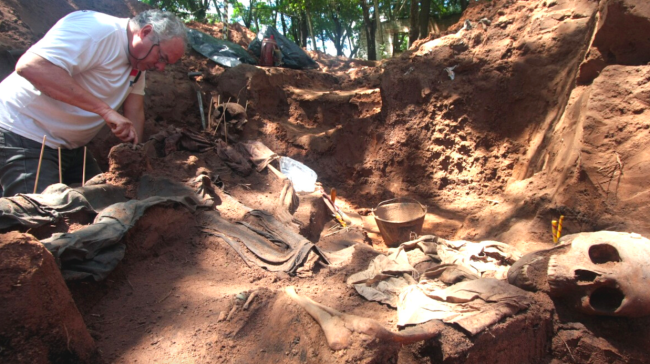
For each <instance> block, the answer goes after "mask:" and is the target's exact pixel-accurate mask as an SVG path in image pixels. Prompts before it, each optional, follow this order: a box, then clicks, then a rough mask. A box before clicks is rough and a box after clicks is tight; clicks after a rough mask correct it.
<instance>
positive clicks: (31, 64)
mask: <svg viewBox="0 0 650 364" xmlns="http://www.w3.org/2000/svg"><path fill="white" fill-rule="evenodd" d="M16 73H18V74H19V75H20V76H22V77H23V78H25V79H26V80H27V81H29V82H31V84H32V85H34V87H36V88H37V89H38V90H39V91H41V92H42V93H44V94H46V95H47V96H49V97H51V98H53V99H55V100H58V101H61V102H65V103H66V104H70V105H73V106H76V107H78V108H80V109H83V110H86V111H90V112H93V113H95V114H98V115H99V116H101V117H102V118H103V119H104V121H106V124H108V126H109V127H110V128H111V130H112V131H113V133H114V134H115V135H116V136H117V137H118V138H120V140H122V141H124V142H128V141H131V140H133V142H134V143H137V142H138V140H139V139H138V134H137V132H136V129H135V128H134V126H133V124H132V123H131V121H129V119H127V118H125V117H124V116H122V115H120V114H119V113H118V112H117V111H115V110H113V109H112V108H111V107H110V106H108V104H106V103H105V102H104V101H102V100H100V99H98V98H97V97H95V96H93V95H91V94H90V93H89V92H87V91H86V90H84V89H83V88H82V87H81V86H80V85H79V84H78V83H77V81H75V80H74V79H73V78H72V77H71V76H70V75H69V74H68V72H67V71H66V70H64V69H63V68H61V67H59V66H56V65H54V64H53V63H52V62H50V61H48V60H46V59H45V58H43V57H41V56H39V55H37V54H34V53H31V52H29V51H28V52H27V53H25V54H24V55H23V56H22V57H20V59H19V60H18V63H17V64H16Z"/></svg>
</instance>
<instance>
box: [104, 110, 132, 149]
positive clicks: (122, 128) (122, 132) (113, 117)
mask: <svg viewBox="0 0 650 364" xmlns="http://www.w3.org/2000/svg"><path fill="white" fill-rule="evenodd" d="M103 117H104V121H106V124H108V126H109V127H110V128H111V131H112V132H113V134H115V136H117V137H118V138H120V140H121V141H123V142H125V143H126V142H130V141H133V144H138V133H137V132H136V131H135V127H134V126H133V123H132V122H131V121H130V120H129V119H127V118H125V117H124V116H122V115H120V113H118V112H117V111H115V110H110V111H109V112H107V113H106V114H105V115H104V116H103Z"/></svg>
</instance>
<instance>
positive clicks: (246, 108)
mask: <svg viewBox="0 0 650 364" xmlns="http://www.w3.org/2000/svg"><path fill="white" fill-rule="evenodd" d="M246 110H248V100H246V106H245V107H244V113H245V112H246Z"/></svg>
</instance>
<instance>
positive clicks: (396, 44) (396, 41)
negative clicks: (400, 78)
mask: <svg viewBox="0 0 650 364" xmlns="http://www.w3.org/2000/svg"><path fill="white" fill-rule="evenodd" d="M392 36H393V57H395V55H396V54H398V53H399V52H400V51H401V49H400V48H402V37H400V35H399V33H397V32H395V33H393V34H392Z"/></svg>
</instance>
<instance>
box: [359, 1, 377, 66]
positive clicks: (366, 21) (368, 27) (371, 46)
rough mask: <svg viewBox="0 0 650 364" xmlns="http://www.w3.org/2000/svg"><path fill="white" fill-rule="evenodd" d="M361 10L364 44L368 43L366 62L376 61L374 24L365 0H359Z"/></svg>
mask: <svg viewBox="0 0 650 364" xmlns="http://www.w3.org/2000/svg"><path fill="white" fill-rule="evenodd" d="M359 2H360V4H361V10H362V11H363V28H364V29H365V31H366V42H367V43H368V60H371V61H376V60H377V50H376V48H375V23H374V22H373V21H372V20H371V19H370V10H369V9H368V4H366V0H359Z"/></svg>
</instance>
